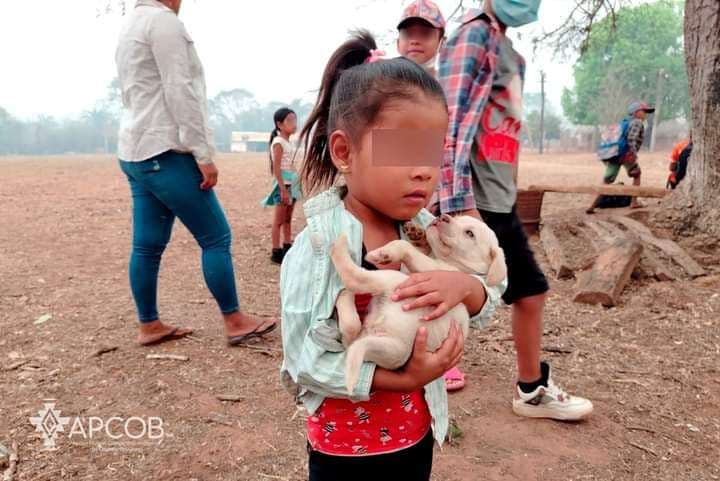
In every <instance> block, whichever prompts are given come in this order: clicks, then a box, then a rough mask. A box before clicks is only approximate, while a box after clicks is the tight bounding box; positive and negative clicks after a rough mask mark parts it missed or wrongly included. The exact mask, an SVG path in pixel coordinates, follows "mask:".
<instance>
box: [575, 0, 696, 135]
mask: <svg viewBox="0 0 720 481" xmlns="http://www.w3.org/2000/svg"><path fill="white" fill-rule="evenodd" d="M682 28H683V24H682V15H681V10H680V6H679V5H678V4H677V2H674V1H671V0H661V1H658V2H656V3H652V4H643V5H639V6H636V7H625V8H622V9H621V10H619V11H618V12H616V15H615V16H614V17H610V16H608V17H605V18H603V19H602V20H600V21H599V22H598V23H597V24H596V25H595V26H594V28H593V29H592V32H591V33H590V35H589V37H588V39H587V42H586V44H585V50H584V51H583V53H582V54H581V55H580V58H579V59H578V61H577V63H576V64H575V67H574V77H575V86H574V88H573V89H565V91H564V93H563V97H562V106H563V111H564V112H565V115H566V116H567V117H568V118H569V119H570V120H571V121H573V122H574V123H577V124H582V125H599V124H609V123H613V122H616V121H617V120H618V118H619V117H622V116H623V115H624V114H625V109H626V107H627V104H628V102H629V101H630V100H631V99H646V100H647V101H649V102H657V100H658V99H656V98H655V96H656V95H655V94H656V87H657V82H658V74H659V72H664V73H665V74H667V76H666V81H665V89H664V95H663V99H662V105H663V108H662V109H661V110H660V111H659V112H658V114H659V115H660V119H661V120H666V119H672V118H677V117H680V116H686V115H687V114H688V113H689V99H688V88H687V73H686V71H685V58H684V54H683V43H682Z"/></svg>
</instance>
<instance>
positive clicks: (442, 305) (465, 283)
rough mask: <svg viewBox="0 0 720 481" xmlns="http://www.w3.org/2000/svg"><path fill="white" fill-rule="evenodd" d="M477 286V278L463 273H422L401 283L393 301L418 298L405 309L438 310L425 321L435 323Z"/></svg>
mask: <svg viewBox="0 0 720 481" xmlns="http://www.w3.org/2000/svg"><path fill="white" fill-rule="evenodd" d="M475 283H478V284H479V282H478V281H477V280H476V279H473V278H472V277H471V276H470V275H468V274H465V273H463V272H454V271H431V272H420V273H416V274H411V275H410V277H409V278H408V279H407V280H406V281H405V282H403V283H402V284H400V285H399V286H398V287H397V288H396V289H395V294H393V296H392V300H393V301H395V302H398V301H402V300H404V299H407V298H409V297H417V299H415V300H414V301H412V302H410V303H409V304H406V305H404V306H403V310H405V311H411V310H413V309H419V308H421V307H428V306H432V307H435V310H434V311H433V312H431V313H430V314H428V315H427V316H424V317H423V320H424V321H432V320H435V319H438V318H440V317H442V316H444V315H445V314H447V313H448V311H449V310H450V309H452V308H453V307H455V306H457V305H458V304H460V303H462V302H463V301H465V299H467V298H468V297H469V296H470V295H471V294H473V289H474V288H475V287H476V285H475ZM483 293H484V291H483Z"/></svg>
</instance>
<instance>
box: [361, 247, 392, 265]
mask: <svg viewBox="0 0 720 481" xmlns="http://www.w3.org/2000/svg"><path fill="white" fill-rule="evenodd" d="M365 259H366V260H367V261H368V262H370V263H371V264H375V265H376V266H384V265H387V264H392V263H393V262H399V259H396V258H394V257H393V252H392V249H389V248H388V247H387V246H386V247H381V248H379V249H375V250H374V251H371V252H369V253H368V255H367V256H365Z"/></svg>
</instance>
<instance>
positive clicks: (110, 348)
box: [92, 346, 119, 357]
mask: <svg viewBox="0 0 720 481" xmlns="http://www.w3.org/2000/svg"><path fill="white" fill-rule="evenodd" d="M118 349H119V347H118V346H108V347H101V348H100V349H98V350H97V351H95V352H94V353H93V355H92V357H100V356H102V355H103V354H107V353H108V352H114V351H117V350H118Z"/></svg>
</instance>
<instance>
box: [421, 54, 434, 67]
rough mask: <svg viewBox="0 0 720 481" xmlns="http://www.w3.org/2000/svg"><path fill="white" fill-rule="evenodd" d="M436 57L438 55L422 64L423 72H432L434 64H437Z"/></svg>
mask: <svg viewBox="0 0 720 481" xmlns="http://www.w3.org/2000/svg"><path fill="white" fill-rule="evenodd" d="M437 57H438V54H435V55H434V56H433V58H431V59H430V60H428V61H427V62H425V63H424V64H422V66H423V67H424V68H425V70H434V69H435V64H436V63H437Z"/></svg>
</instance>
